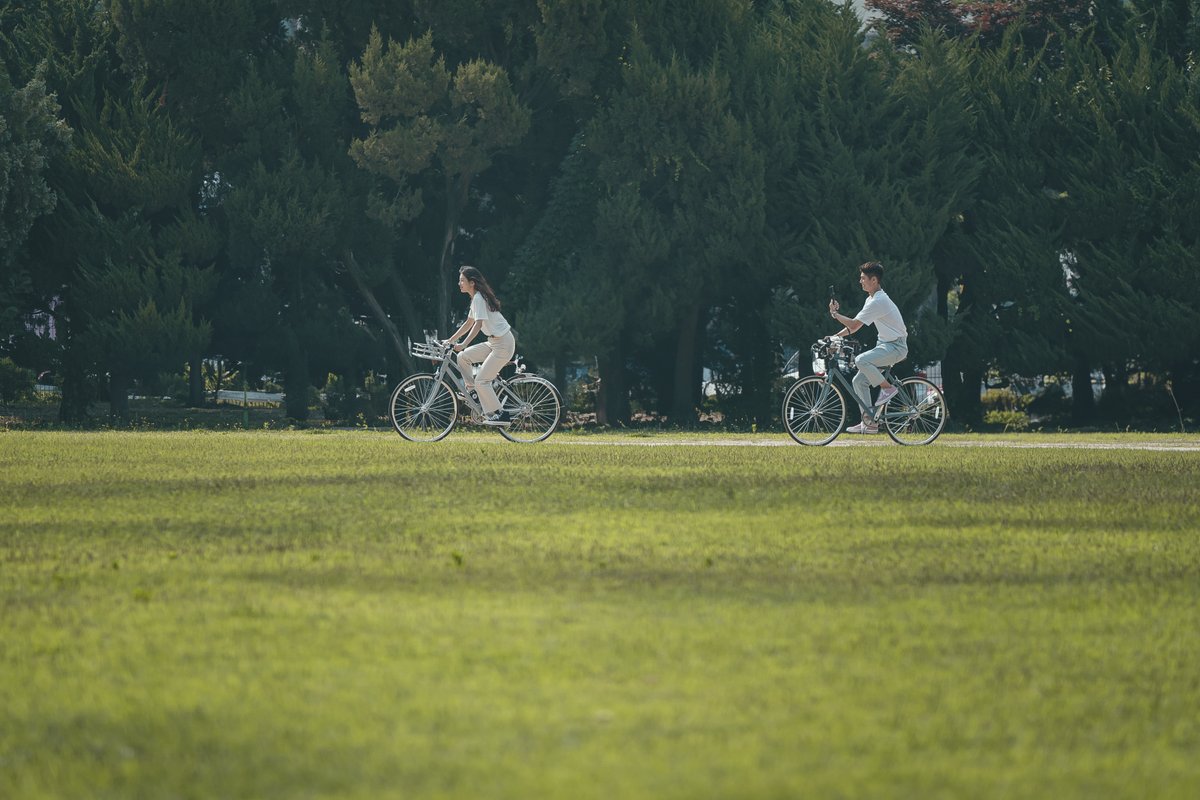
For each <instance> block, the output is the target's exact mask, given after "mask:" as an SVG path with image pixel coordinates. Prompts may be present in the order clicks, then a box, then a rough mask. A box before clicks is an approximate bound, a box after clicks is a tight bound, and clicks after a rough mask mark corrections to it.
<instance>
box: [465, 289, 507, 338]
mask: <svg viewBox="0 0 1200 800" xmlns="http://www.w3.org/2000/svg"><path fill="white" fill-rule="evenodd" d="M468 316H469V317H471V319H474V320H478V321H480V322H482V323H483V335H484V336H503V335H504V334H506V333H508V332H509V330H511V326H510V325H509V324H508V320H506V319H505V318H504V315H503V314H501V313H500V312H499V311H492V310H490V309H488V304H487V300H485V299H484V297H483V292H476V293H475V296H474V297H472V298H471V312H470V313H469V314H468Z"/></svg>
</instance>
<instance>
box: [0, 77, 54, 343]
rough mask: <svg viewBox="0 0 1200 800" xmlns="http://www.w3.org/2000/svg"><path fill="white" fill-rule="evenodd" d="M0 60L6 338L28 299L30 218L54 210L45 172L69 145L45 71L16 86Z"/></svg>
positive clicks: (1, 296) (0, 269)
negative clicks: (24, 254) (25, 252)
mask: <svg viewBox="0 0 1200 800" xmlns="http://www.w3.org/2000/svg"><path fill="white" fill-rule="evenodd" d="M4 61H5V59H4V57H3V54H0V337H3V338H7V336H9V335H11V334H12V333H14V332H15V331H16V330H17V321H18V318H19V317H20V316H21V314H22V313H23V312H24V311H26V310H27V309H28V308H29V306H30V304H31V302H30V299H29V294H30V293H31V292H32V289H33V286H32V282H31V279H30V276H29V274H28V270H29V269H30V268H31V265H30V264H29V263H28V261H27V260H25V259H22V258H21V255H20V254H21V251H22V250H23V248H24V246H25V240H26V239H27V238H28V236H29V232H30V230H31V229H32V228H33V225H34V223H35V222H36V221H37V220H38V218H40V217H42V216H44V215H46V214H48V213H50V212H51V211H53V210H54V206H55V204H56V202H57V196H56V194H55V192H54V190H53V188H51V186H50V184H49V183H48V182H47V175H48V172H49V166H50V160H51V159H53V158H55V157H59V156H60V155H61V154H62V153H63V152H65V150H66V148H67V146H68V145H69V143H70V129H69V128H68V127H67V124H66V122H65V121H64V120H62V119H61V118H60V116H59V108H58V104H57V102H56V101H55V99H54V97H53V96H52V95H51V94H50V93H48V91H47V89H46V82H45V78H44V76H43V75H38V76H36V77H34V78H31V79H30V80H29V81H28V82H27V83H26V84H25V85H23V86H19V87H17V86H14V85H13V84H12V82H11V79H10V77H9V73H8V71H7V69H5V68H4ZM43 72H44V70H43ZM2 341H3V339H2V338H0V342H2ZM0 346H2V345H0Z"/></svg>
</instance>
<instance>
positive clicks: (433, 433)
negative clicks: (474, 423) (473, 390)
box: [388, 375, 458, 442]
mask: <svg viewBox="0 0 1200 800" xmlns="http://www.w3.org/2000/svg"><path fill="white" fill-rule="evenodd" d="M388 410H389V416H390V417H391V419H392V427H393V428H395V429H396V433H398V434H400V435H401V436H403V437H404V438H405V439H408V440H409V441H410V442H436V441H438V440H439V439H441V438H443V437H445V435H446V434H448V433H449V432H450V430H451V429H452V428H453V427H454V421H455V420H456V419H457V418H458V401H457V400H455V398H454V392H452V391H450V387H449V386H447V385H446V383H445V381H440V380H438V379H437V378H435V377H434V376H433V375H413V376H412V377H410V378H407V379H406V380H404V381H403V382H402V383H401V384H400V385H399V386H397V387H396V390H395V391H394V392H392V399H391V401H390V402H389V403H388Z"/></svg>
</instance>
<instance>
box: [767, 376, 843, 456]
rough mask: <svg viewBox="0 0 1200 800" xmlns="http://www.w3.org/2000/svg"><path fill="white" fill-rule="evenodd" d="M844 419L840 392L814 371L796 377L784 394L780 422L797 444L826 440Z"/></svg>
mask: <svg viewBox="0 0 1200 800" xmlns="http://www.w3.org/2000/svg"><path fill="white" fill-rule="evenodd" d="M845 421H846V403H845V401H844V400H843V399H842V394H841V392H839V391H838V390H837V389H835V388H834V387H833V386H831V385H830V384H828V383H826V382H825V379H824V378H820V377H817V376H816V375H813V376H811V377H808V378H804V379H803V380H800V381H796V383H794V384H792V388H790V389H788V391H787V394H785V395H784V396H783V425H784V427H785V428H787V432H788V434H789V435H790V436H791V437H792V438H793V439H795V440H796V441H797V442H799V443H800V444H807V445H823V444H829V443H830V442H832V441H833V440H834V439H835V438H836V437H837V435H838V434H839V433H841V432H842V425H843V424H844V423H845Z"/></svg>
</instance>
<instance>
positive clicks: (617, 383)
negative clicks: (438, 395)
mask: <svg viewBox="0 0 1200 800" xmlns="http://www.w3.org/2000/svg"><path fill="white" fill-rule="evenodd" d="M868 6H869V7H870V8H872V9H874V10H875V11H876V12H877V15H878V16H877V19H878V22H877V24H876V25H875V29H876V30H879V31H882V32H883V33H884V34H885V35H884V36H882V37H881V36H877V35H876V34H875V32H874V31H873V30H872V29H871V28H864V25H863V21H862V20H860V19H859V18H857V17H856V16H855V15H854V13H853V12H852V11H851V9H850V7H849V6H848V5H843V4H837V3H830V2H824V1H823V0H687V2H684V0H644V1H643V2H631V0H451V1H447V0H439V1H438V2H433V0H401V1H400V2H388V3H384V2H379V1H378V0H352V1H351V2H339V3H317V2H313V1H312V0H270V2H258V1H257V0H196V1H194V2H193V1H192V0H189V1H188V2H183V0H110V1H109V2H104V3H95V2H92V0H46V2H43V3H27V4H9V5H6V6H4V7H3V8H2V9H0V63H2V64H3V69H0V325H2V327H0V350H2V351H3V353H4V355H6V356H11V358H12V359H13V360H14V362H15V363H16V364H17V365H19V366H21V367H29V368H34V369H36V370H37V371H38V372H39V373H45V372H49V373H50V374H51V376H52V377H53V378H54V379H55V380H58V381H59V382H60V383H61V384H62V385H63V387H64V394H63V411H62V415H63V417H64V419H71V420H73V419H78V418H80V417H81V416H82V415H84V414H85V413H86V411H87V406H88V404H89V403H90V402H91V401H92V400H93V399H95V398H97V397H99V396H102V395H104V394H107V395H108V397H109V399H110V407H111V408H112V409H113V412H114V413H115V414H118V415H120V414H121V413H123V409H124V407H125V398H127V396H128V394H129V393H130V392H131V391H133V390H134V388H135V387H142V388H153V387H154V386H155V385H156V382H157V381H158V380H159V375H160V374H161V373H180V372H181V371H182V370H183V367H184V364H185V362H186V363H187V364H188V370H187V372H188V374H189V375H190V376H191V377H192V381H193V382H192V392H191V397H190V402H193V403H199V402H202V400H203V397H202V392H201V390H202V389H203V386H202V384H201V383H200V382H199V377H200V376H201V375H202V373H203V369H202V368H201V361H202V360H203V359H205V358H216V357H221V358H224V359H227V360H233V361H236V362H238V363H239V364H240V366H241V372H242V374H243V375H244V376H247V380H249V381H258V380H260V379H262V377H263V376H270V377H271V378H272V379H273V380H279V381H281V382H282V383H283V384H284V386H285V389H286V393H287V396H288V412H289V414H291V415H293V416H295V417H297V418H303V417H304V416H306V415H307V414H308V413H309V400H310V396H311V394H312V391H313V388H314V387H316V386H318V385H320V384H321V383H323V382H324V381H325V379H326V376H327V375H331V374H332V375H335V376H336V378H337V382H338V383H339V385H341V386H343V387H345V386H355V385H359V386H361V385H363V384H364V381H365V379H366V376H367V374H368V373H384V374H386V375H387V376H388V380H389V381H391V382H394V379H395V378H397V377H398V376H399V375H400V374H401V373H403V372H407V371H411V370H413V369H416V368H418V365H417V364H414V363H413V361H412V359H411V357H410V356H409V353H408V339H410V338H413V337H418V336H420V335H421V331H422V330H424V329H435V328H436V329H438V330H440V331H441V332H442V333H445V332H447V331H448V330H450V329H451V325H452V324H453V321H454V318H455V317H458V316H460V315H461V314H462V313H463V306H464V304H463V299H462V298H461V297H459V296H458V295H457V294H456V293H455V291H454V289H453V286H454V275H455V272H456V271H457V267H458V266H459V265H460V264H462V263H475V264H477V265H478V266H480V267H481V268H482V269H483V270H484V272H485V273H486V274H487V275H488V276H489V278H490V279H491V281H492V283H493V284H494V285H495V286H496V287H497V288H498V289H499V290H500V294H501V296H502V297H503V298H504V299H505V301H506V302H505V312H506V314H508V315H509V318H510V319H512V320H513V321H514V322H515V324H516V329H517V331H518V334H519V341H520V343H521V346H522V349H523V350H524V351H525V353H526V354H527V355H529V356H532V357H533V358H534V359H535V361H536V362H538V364H539V366H541V367H542V368H545V369H549V370H553V371H554V374H555V376H556V379H557V380H558V381H559V382H560V383H562V382H565V381H567V380H568V379H569V378H570V376H571V374H572V372H573V371H577V370H579V369H580V368H581V367H586V368H587V369H588V370H589V371H590V372H591V373H592V375H591V377H590V378H589V380H588V385H589V386H590V387H592V388H594V389H596V410H597V412H598V415H599V417H600V418H601V420H602V421H605V422H608V423H610V424H621V423H624V422H626V421H628V420H629V419H630V417H631V415H632V413H633V412H634V411H635V410H636V409H638V407H639V406H640V407H641V409H643V410H646V411H650V412H657V413H659V414H664V415H667V416H669V417H670V418H671V419H672V420H673V421H674V422H676V423H679V424H689V423H690V422H693V421H694V420H695V419H696V415H697V410H698V408H700V407H702V406H705V407H710V409H711V406H712V404H713V403H716V404H717V405H718V408H717V409H716V410H719V411H721V412H722V413H723V414H725V416H726V419H728V420H738V421H740V422H744V423H752V422H754V421H757V422H760V423H764V424H765V423H768V422H770V420H771V418H772V416H773V415H774V414H775V413H776V412H775V409H776V407H777V405H778V390H777V386H776V385H775V382H776V380H777V378H778V373H779V366H780V357H781V356H782V355H784V354H786V353H787V352H790V351H791V350H792V349H794V348H803V347H805V346H807V344H808V343H809V342H810V341H811V340H812V339H813V338H815V337H816V336H819V335H822V334H827V333H829V332H831V331H830V322H829V320H828V318H827V315H826V313H825V303H826V300H827V287H828V286H829V285H833V286H834V289H835V292H836V294H837V295H838V296H839V298H840V299H841V300H842V303H843V305H845V306H848V307H851V308H853V307H854V306H855V305H856V304H857V297H858V295H857V287H856V284H855V278H856V268H857V265H858V264H860V263H862V262H863V261H866V260H868V259H879V260H882V261H883V262H884V263H885V265H886V277H885V285H886V287H887V290H888V292H889V294H890V295H891V296H892V297H893V298H894V299H896V300H897V302H898V303H899V304H900V307H901V309H902V311H903V313H904V314H905V317H906V319H907V320H908V322H909V324H910V328H911V329H912V334H911V340H910V347H911V356H910V361H911V362H912V366H914V367H919V366H921V365H924V364H926V363H928V362H934V361H940V362H942V364H943V366H944V370H943V375H944V380H945V386H946V390H947V392H948V393H949V394H950V395H951V405H952V407H953V408H954V409H955V418H956V419H957V420H960V421H964V422H966V423H968V424H973V423H975V422H977V421H979V419H980V408H979V405H978V403H979V384H980V381H981V380H982V379H983V378H984V376H985V375H987V374H989V373H992V374H996V373H1009V372H1024V373H1034V372H1036V373H1046V374H1053V373H1057V374H1061V375H1063V376H1071V378H1072V379H1073V383H1074V387H1075V389H1076V391H1075V398H1076V411H1077V419H1078V420H1079V421H1081V422H1086V421H1088V420H1089V419H1092V418H1094V417H1092V416H1091V415H1094V414H1108V415H1110V416H1113V417H1115V415H1119V414H1128V403H1126V404H1125V406H1124V407H1120V404H1116V405H1113V403H1115V401H1105V403H1108V405H1105V404H1103V403H1102V405H1101V407H1099V408H1092V407H1091V406H1090V402H1089V401H1090V399H1091V397H1092V392H1091V388H1090V387H1091V376H1092V374H1093V373H1094V372H1095V371H1096V370H1103V372H1104V374H1105V376H1106V378H1107V379H1108V384H1109V386H1110V387H1111V391H1108V392H1107V393H1106V394H1107V396H1108V397H1110V398H1119V397H1120V396H1121V395H1122V393H1123V389H1122V387H1124V386H1126V385H1127V384H1128V378H1129V376H1130V375H1132V374H1135V373H1137V374H1142V375H1146V374H1151V375H1153V376H1155V378H1154V380H1167V379H1171V380H1174V381H1175V385H1176V386H1177V387H1178V390H1177V395H1178V396H1182V397H1185V398H1189V397H1200V364H1198V363H1197V360H1196V356H1195V353H1196V352H1198V351H1200V347H1198V345H1200V342H1198V341H1197V339H1196V334H1195V331H1196V330H1200V326H1198V325H1197V322H1200V320H1198V319H1197V315H1198V310H1197V303H1196V302H1195V300H1194V299H1192V298H1191V297H1190V296H1189V295H1188V293H1187V292H1186V291H1181V290H1180V287H1182V286H1186V285H1189V280H1190V278H1191V277H1192V276H1193V275H1194V272H1195V264H1196V263H1197V256H1198V255H1200V244H1198V242H1197V239H1198V236H1200V234H1198V226H1197V224H1196V220H1197V219H1200V193H1198V192H1200V190H1198V189H1197V187H1198V186H1200V160H1198V159H1197V158H1196V155H1195V154H1196V153H1197V152H1200V79H1198V78H1197V71H1196V66H1195V65H1196V63H1197V55H1196V54H1197V48H1198V45H1200V16H1198V13H1197V12H1198V10H1200V2H1197V0H1133V2H1122V0H1058V1H1056V2H1050V1H1049V0H869V2H868ZM705 376H708V377H710V378H712V383H713V384H714V385H719V386H720V391H719V393H718V396H717V397H715V398H714V397H706V396H703V395H702V394H701V391H700V387H701V385H702V383H703V382H704V380H705ZM597 378H598V380H597ZM1188 387H1193V389H1194V390H1193V391H1189V388H1188ZM564 388H565V387H564ZM1185 402H1191V401H1188V400H1185ZM351 405H352V404H351ZM348 407H349V406H348Z"/></svg>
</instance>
